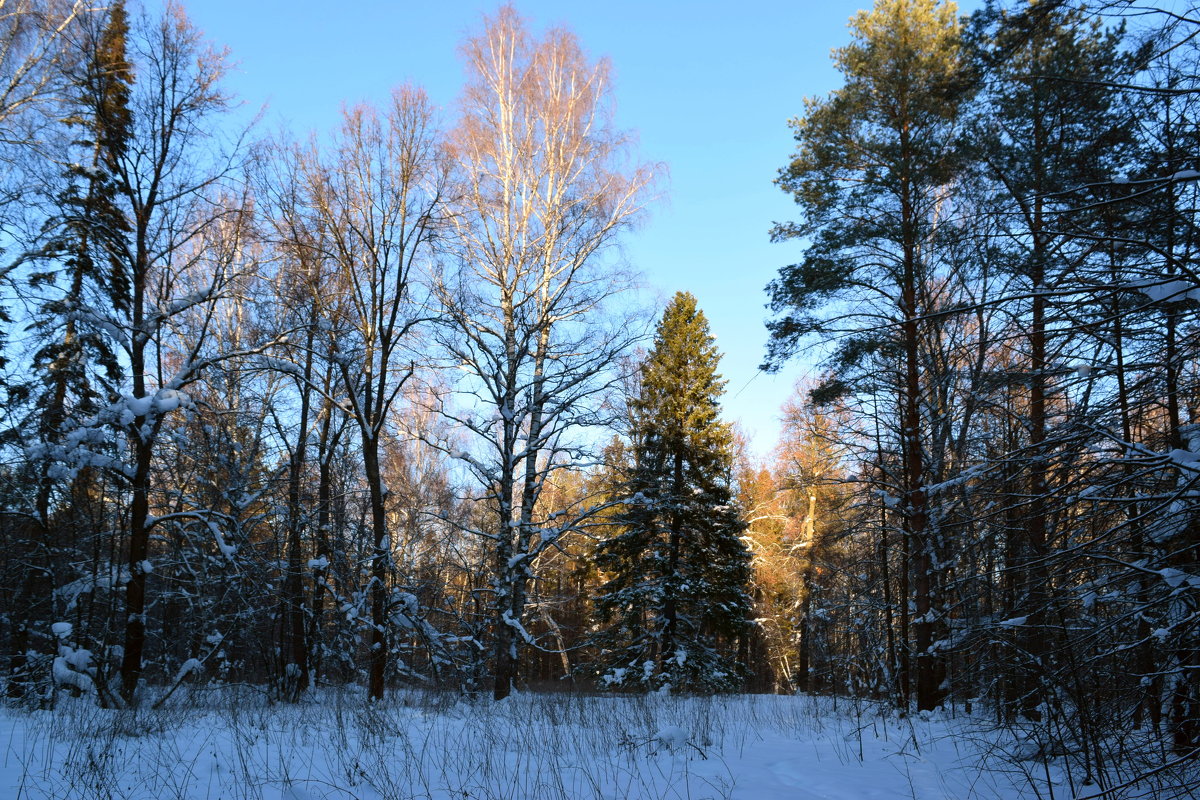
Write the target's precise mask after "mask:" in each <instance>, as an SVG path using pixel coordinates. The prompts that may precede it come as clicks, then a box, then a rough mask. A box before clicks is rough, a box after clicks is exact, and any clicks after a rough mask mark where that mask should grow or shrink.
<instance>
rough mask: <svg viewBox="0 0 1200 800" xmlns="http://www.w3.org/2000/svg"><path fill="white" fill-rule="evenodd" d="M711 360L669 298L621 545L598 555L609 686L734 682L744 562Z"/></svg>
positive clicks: (637, 420) (646, 391)
mask: <svg viewBox="0 0 1200 800" xmlns="http://www.w3.org/2000/svg"><path fill="white" fill-rule="evenodd" d="M719 360H720V354H719V353H718V352H717V348H716V345H715V344H714V342H713V337H712V335H711V334H710V333H709V330H708V321H707V320H706V319H705V317H704V314H703V313H702V312H701V311H700V310H699V309H698V308H697V307H696V299H695V298H694V297H693V296H692V295H690V294H686V293H679V294H676V295H675V297H674V299H673V300H672V301H671V303H670V305H668V306H667V309H666V311H665V312H664V314H663V318H662V320H661V321H660V322H659V325H658V329H657V335H656V337H655V343H654V349H653V350H652V351H651V353H650V354H649V356H647V358H646V360H645V362H644V363H643V364H642V367H641V386H640V389H639V393H638V396H637V397H635V398H634V399H633V400H632V402H631V411H632V427H633V430H632V440H633V442H632V447H631V448H630V451H629V452H630V453H631V455H632V463H631V464H629V465H627V466H626V468H625V472H626V475H625V478H624V481H623V489H624V492H625V493H626V496H627V497H629V498H630V499H629V500H628V502H627V503H626V505H625V506H624V510H623V511H622V513H620V514H618V515H617V517H616V523H617V525H618V530H619V533H617V534H616V535H614V536H613V537H611V538H610V539H608V540H607V541H605V542H604V543H602V544H601V545H600V547H599V548H598V551H597V557H596V562H597V565H598V566H599V568H600V569H601V570H602V571H603V573H605V575H606V576H608V578H609V579H608V581H607V582H606V583H605V584H604V585H603V587H602V588H601V590H600V596H599V597H598V598H597V600H596V608H597V612H598V615H599V618H600V621H601V623H602V624H603V625H604V626H605V627H604V630H603V632H602V634H601V636H600V637H599V641H598V644H599V645H600V647H601V648H602V651H603V653H604V656H603V662H602V667H601V670H602V673H601V677H602V680H604V681H605V682H606V683H607V684H609V685H610V686H622V687H639V688H648V689H649V688H656V689H663V688H674V689H689V690H700V691H721V690H731V689H735V688H737V687H738V686H739V685H740V684H741V682H742V679H743V673H744V666H743V664H742V663H740V661H739V659H738V658H737V657H736V655H737V648H738V647H739V646H741V645H742V644H743V643H744V641H745V637H746V635H747V632H748V624H747V620H748V619H749V612H750V598H749V594H748V588H747V587H748V583H749V580H750V556H749V553H748V551H747V550H746V547H745V545H744V544H743V542H742V540H741V538H740V536H741V533H742V532H743V531H744V530H745V529H746V523H745V521H744V519H743V517H742V514H741V511H740V509H739V508H738V507H737V505H736V503H735V502H734V499H733V494H732V491H731V488H730V475H731V467H732V458H733V448H732V444H733V439H732V434H731V431H730V428H729V426H728V425H726V424H725V423H722V422H721V421H720V398H721V394H722V393H723V391H724V385H725V382H724V381H723V380H721V377H720V375H718V373H717V364H718V361H719Z"/></svg>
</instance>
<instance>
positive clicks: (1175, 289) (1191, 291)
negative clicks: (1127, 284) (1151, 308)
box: [1131, 279, 1200, 303]
mask: <svg viewBox="0 0 1200 800" xmlns="http://www.w3.org/2000/svg"><path fill="white" fill-rule="evenodd" d="M1131 288H1135V289H1137V290H1138V291H1139V292H1141V293H1142V294H1144V295H1146V297H1149V298H1150V299H1151V300H1152V301H1154V302H1155V303H1161V302H1163V301H1164V300H1169V301H1171V302H1179V301H1180V300H1200V286H1196V285H1195V284H1194V283H1191V282H1190V281H1181V280H1178V279H1175V280H1157V281H1147V282H1146V283H1140V284H1134V285H1133V286H1132V287H1131Z"/></svg>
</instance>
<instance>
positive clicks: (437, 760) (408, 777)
mask: <svg viewBox="0 0 1200 800" xmlns="http://www.w3.org/2000/svg"><path fill="white" fill-rule="evenodd" d="M978 729H979V725H978V722H975V723H972V722H971V721H970V720H967V719H964V718H961V717H960V718H947V717H944V716H940V715H938V716H934V717H932V718H929V719H922V718H915V719H898V718H896V717H894V716H890V715H880V714H878V713H875V712H874V711H872V710H871V709H870V708H868V707H866V706H863V705H859V706H856V705H855V704H853V703H852V702H847V701H844V700H843V701H839V702H838V703H837V704H836V708H835V705H834V703H833V701H831V700H829V699H827V698H808V697H772V696H735V697H716V698H670V697H657V696H654V697H628V696H602V697H587V696H579V695H571V694H536V695H535V694H522V695H517V696H513V697H510V698H509V699H507V700H505V701H503V702H501V703H493V702H491V701H490V700H487V699H482V698H480V699H465V698H461V697H457V696H449V695H441V696H437V695H426V694H416V693H413V694H407V693H401V694H396V695H393V696H392V697H390V698H389V700H388V701H386V702H385V703H383V704H381V705H377V706H374V707H372V706H369V705H367V704H365V703H364V702H363V700H362V698H361V695H358V694H355V693H352V692H333V691H328V692H322V693H320V694H318V695H317V696H316V697H315V698H314V699H312V700H310V701H309V702H306V703H302V704H300V705H296V706H288V705H270V704H267V703H266V702H265V700H264V699H263V698H262V696H261V695H260V694H257V693H255V692H254V691H253V690H249V689H243V690H233V689H228V688H226V689H222V690H220V691H219V692H216V691H207V692H196V693H195V694H193V695H192V696H191V697H180V696H179V695H176V697H173V698H171V700H169V701H168V702H167V704H166V705H165V706H164V707H163V708H162V709H160V710H149V709H140V710H135V711H123V712H114V711H105V710H101V709H98V708H96V707H95V705H94V703H93V702H92V701H90V700H88V699H86V698H78V699H70V698H66V699H64V700H63V701H61V702H60V703H59V706H58V708H57V709H56V710H53V711H34V712H27V711H16V710H11V709H10V710H4V711H0V742H2V743H3V747H4V755H3V759H0V797H2V798H15V799H19V800H25V798H38V799H39V800H40V798H53V800H66V799H67V798H71V799H72V800H73V799H74V798H106V799H107V798H130V800H134V799H136V800H143V799H145V800H166V799H168V798H170V799H173V800H183V799H186V800H192V799H193V798H206V799H207V800H216V798H232V799H241V798H247V799H249V798H254V799H255V800H258V799H259V798H262V799H263V800H276V799H277V798H278V800H318V798H321V799H324V798H331V799H332V798H336V799H337V800H375V799H376V798H387V799H389V800H390V799H392V798H396V799H399V798H422V800H472V799H475V798H479V799H485V798H486V799H489V800H490V799H492V798H495V799H496V800H499V799H500V798H503V799H504V800H535V799H537V798H556V799H559V800H591V799H592V798H597V799H599V798H605V799H609V798H612V799H615V798H647V800H660V799H661V800H668V799H672V800H674V799H677V800H685V799H686V800H701V799H702V798H738V799H739V800H772V798H781V799H784V798H786V799H787V800H840V799H841V798H847V799H850V798H853V800H872V799H876V798H918V800H926V798H929V799H933V798H950V799H952V800H967V798H1003V799H1004V800H1008V799H1010V798H1025V797H1038V796H1042V797H1051V796H1053V797H1058V798H1072V797H1085V796H1087V795H1090V794H1093V793H1094V792H1095V787H1088V786H1079V785H1076V786H1073V787H1072V786H1070V785H1068V784H1067V783H1066V782H1065V780H1064V779H1063V778H1062V777H1061V775H1060V774H1059V773H1058V772H1057V771H1056V770H1055V769H1054V768H1053V766H1051V767H1050V769H1049V770H1048V771H1047V769H1046V765H1045V764H1044V763H1042V762H1041V761H1038V760H1036V759H1031V760H1029V761H1028V762H1021V761H1017V760H1015V759H1011V758H1006V757H1003V756H1002V755H1001V754H1002V753H1004V752H1009V751H1011V750H1012V747H1011V742H1008V741H1006V740H1005V738H1004V736H1003V735H1002V734H999V733H995V734H980V733H978V732H977V731H978ZM989 753H990V754H991V755H990V756H989V755H987V754H989ZM1026 770H1028V771H1030V772H1031V773H1032V774H1033V776H1034V777H1035V778H1036V779H1037V780H1038V781H1039V785H1038V787H1037V790H1035V789H1034V787H1033V786H1031V785H1030V783H1029V782H1028V780H1027V778H1026V776H1025V775H1023V774H1022V773H1023V772H1025V771H1026ZM1047 777H1049V778H1050V779H1051V780H1052V781H1054V782H1056V783H1057V785H1054V786H1053V789H1054V791H1053V792H1047V791H1046V790H1047V784H1046V783H1045V781H1046V779H1047Z"/></svg>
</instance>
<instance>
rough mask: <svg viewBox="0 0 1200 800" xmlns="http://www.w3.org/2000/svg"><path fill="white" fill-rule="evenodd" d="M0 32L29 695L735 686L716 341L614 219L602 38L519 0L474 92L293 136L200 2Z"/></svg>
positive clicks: (16, 650) (626, 140)
mask: <svg viewBox="0 0 1200 800" xmlns="http://www.w3.org/2000/svg"><path fill="white" fill-rule="evenodd" d="M0 37H3V39H2V42H3V48H2V49H0V56H2V58H3V62H2V63H3V75H4V77H5V78H6V79H7V80H8V81H9V83H8V88H7V91H6V92H5V93H4V94H3V97H4V98H6V100H5V102H6V105H4V106H3V107H2V111H3V113H2V115H0V125H2V126H3V130H4V132H5V137H4V141H3V148H4V150H3V152H4V155H5V157H6V158H7V159H8V163H9V165H10V166H11V169H10V171H9V172H8V173H7V183H6V184H5V189H6V194H5V195H4V196H3V203H2V205H0V212H2V213H3V217H2V218H0V223H2V224H3V229H2V230H3V239H2V240H0V242H2V244H3V247H4V265H5V266H4V272H3V275H2V279H3V284H2V287H3V290H4V294H3V308H4V327H3V333H4V334H5V335H6V338H5V341H4V342H3V355H4V358H5V364H4V372H3V375H2V378H3V380H2V381H0V391H2V392H3V398H4V402H3V412H2V418H0V436H2V437H3V438H2V439H0V453H2V455H3V458H2V459H0V542H2V543H3V548H2V553H0V648H2V653H3V657H4V671H3V674H4V680H5V684H4V685H5V687H6V688H5V692H6V694H7V696H8V697H9V698H10V699H11V700H12V701H14V702H18V703H23V704H27V705H32V706H46V705H51V704H53V703H54V702H55V698H56V697H57V696H58V693H60V692H62V691H71V692H73V693H77V694H78V693H86V694H89V695H92V696H94V697H95V698H96V699H97V700H98V702H99V703H101V704H102V705H103V706H105V707H112V708H120V707H128V706H133V705H137V704H139V703H142V702H147V700H146V697H147V695H146V687H147V686H148V685H149V686H153V687H155V689H154V691H153V692H151V695H152V696H153V697H157V698H158V699H157V700H153V701H152V702H163V701H164V700H165V698H166V697H170V696H171V693H172V692H173V691H175V689H176V688H177V687H179V686H181V685H184V684H188V685H214V686H220V685H224V684H229V683H248V684H253V685H257V686H260V687H262V688H263V690H264V691H266V692H268V693H269V695H270V696H271V697H272V698H273V699H276V700H282V701H295V700H298V699H299V698H300V697H302V696H303V695H304V694H305V692H306V691H308V690H309V689H310V688H312V687H314V686H317V685H344V684H365V688H366V690H367V693H368V696H369V697H370V698H371V699H378V698H381V697H383V696H384V695H385V692H386V691H387V689H388V687H397V686H420V687H432V688H441V689H454V690H467V691H491V692H492V693H493V695H494V696H495V697H496V698H498V699H499V698H503V697H504V696H506V695H507V694H508V693H509V692H510V691H511V690H512V688H513V687H514V686H515V685H524V686H531V685H532V686H550V687H560V686H572V687H588V688H591V687H597V686H608V687H612V688H624V689H631V690H633V689H638V690H647V689H655V690H662V691H669V690H675V691H681V690H699V691H715V690H730V689H738V688H741V687H742V686H743V685H744V684H745V681H746V679H747V676H748V672H747V669H746V666H745V658H744V654H745V652H746V650H747V648H748V646H749V645H748V643H749V641H750V639H751V637H752V628H751V623H750V620H751V619H752V614H751V608H750V600H749V595H748V589H747V585H748V582H749V578H750V556H749V552H748V550H747V548H746V546H745V543H744V542H743V541H742V539H741V538H740V537H741V534H742V532H743V531H744V529H745V522H744V521H743V519H742V514H741V511H740V506H739V505H738V503H737V502H736V501H735V499H734V497H733V469H734V466H733V465H734V437H733V433H732V430H731V428H730V427H729V426H728V425H727V424H725V423H723V422H722V421H721V420H720V418H719V401H720V396H721V393H722V391H723V386H724V382H723V381H721V380H720V378H719V375H718V374H717V371H716V370H717V365H718V360H719V355H718V353H717V351H716V348H715V346H714V345H713V342H712V337H711V335H710V333H709V331H708V325H707V322H706V320H705V318H704V315H703V313H702V312H701V311H700V310H699V309H698V308H697V306H696V302H695V299H694V298H692V297H691V296H690V295H686V294H680V295H678V296H677V297H676V298H675V299H674V300H673V301H672V303H671V305H670V306H669V308H668V309H667V311H666V315H665V316H664V318H663V320H662V321H661V322H660V324H659V326H658V328H657V329H655V330H652V329H651V326H650V325H649V320H648V319H647V315H646V313H645V312H644V311H643V310H641V308H640V306H639V304H638V300H637V297H636V296H635V295H634V293H633V292H632V291H631V290H632V288H633V286H634V282H633V276H632V274H631V273H630V274H627V273H626V271H625V270H624V269H623V265H622V261H621V259H620V256H619V254H618V253H616V252H614V251H615V248H614V245H615V244H616V243H617V242H618V240H619V237H620V236H621V235H622V233H623V232H624V231H625V230H626V229H628V228H629V227H630V226H631V225H632V224H633V223H634V222H635V221H637V220H638V218H639V217H640V216H641V213H642V209H643V206H644V205H645V203H646V202H647V201H648V200H649V199H650V198H651V197H652V196H653V193H654V191H655V186H654V167H653V165H643V164H641V163H639V162H638V161H637V159H636V154H635V153H633V151H632V149H631V147H630V137H629V136H628V135H627V134H626V133H625V132H623V131H620V130H618V129H617V128H615V126H614V124H613V121H612V98H611V95H610V88H609V74H608V66H607V63H606V62H604V61H598V62H597V61H592V60H589V59H588V57H587V56H586V55H585V54H584V53H583V51H582V49H581V46H580V44H579V42H578V40H577V39H576V38H575V36H574V35H573V34H572V33H570V32H569V31H566V30H562V29H554V30H550V31H547V32H545V33H543V34H541V35H536V34H535V33H533V32H531V31H530V30H529V29H528V28H527V27H526V25H525V23H524V21H523V20H522V19H521V18H520V17H519V16H518V15H517V13H516V12H515V11H514V10H513V9H512V8H510V7H504V8H502V9H500V11H499V12H498V13H497V14H496V15H495V16H494V17H490V18H485V19H484V20H483V23H482V30H481V31H480V32H479V33H477V34H476V35H473V36H471V37H469V38H467V39H466V41H465V42H464V44H463V48H462V53H463V58H464V61H465V66H466V72H467V76H468V77H467V81H466V85H465V86H464V88H463V90H462V93H461V96H460V98H459V106H458V111H457V115H456V117H455V119H454V120H453V123H452V124H443V123H441V122H440V121H439V112H438V111H437V110H436V109H435V107H434V106H433V105H432V103H431V102H430V101H429V99H428V98H427V97H426V96H425V94H424V93H423V92H422V91H421V90H420V89H419V88H416V87H413V86H402V87H400V88H398V89H396V90H395V91H394V92H393V93H392V95H391V97H390V98H389V99H388V101H387V102H386V103H384V104H383V105H381V106H379V107H375V106H370V105H359V106H354V107H351V108H348V109H347V110H346V111H345V112H344V114H343V119H342V122H341V125H340V126H339V127H338V128H337V129H336V130H334V131H332V132H330V133H328V134H327V135H324V136H318V137H315V138H311V139H308V140H307V141H306V142H301V141H299V140H293V139H290V138H288V136H287V135H278V136H276V137H274V138H269V139H268V138H262V137H258V136H257V135H256V134H255V132H254V131H253V130H242V129H239V128H238V127H237V124H236V122H235V117H234V115H231V114H230V113H229V111H230V108H231V106H232V103H231V99H230V98H229V97H227V96H226V95H225V94H224V92H223V90H222V88H221V79H222V75H223V71H224V69H225V56H224V55H223V54H221V53H219V52H217V51H215V50H213V49H212V48H211V47H210V46H209V45H208V44H207V43H205V42H204V41H203V40H202V38H201V37H200V36H199V34H198V32H197V31H196V30H195V29H194V28H193V27H192V26H191V24H190V23H189V22H188V20H187V17H186V15H185V12H184V10H183V9H182V8H181V7H179V6H170V7H168V8H167V9H166V11H165V13H163V14H162V15H161V16H156V15H155V14H153V13H150V12H148V11H138V12H136V13H134V12H133V11H130V10H127V8H126V6H125V4H124V3H122V2H115V3H113V4H112V5H110V6H108V7H107V8H93V7H91V6H88V5H85V4H83V3H71V2H54V0H20V2H17V3H16V4H15V6H13V5H11V4H10V5H9V6H4V7H3V14H2V15H0ZM651 339H653V343H652V344H651V345H650V348H651V349H650V351H649V352H644V351H640V350H636V348H637V346H639V345H641V344H643V343H647V342H648V341H649V340H651Z"/></svg>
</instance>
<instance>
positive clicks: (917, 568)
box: [766, 0, 969, 709]
mask: <svg viewBox="0 0 1200 800" xmlns="http://www.w3.org/2000/svg"><path fill="white" fill-rule="evenodd" d="M850 27H851V30H852V31H853V33H854V41H853V42H852V43H851V44H850V45H848V46H846V47H843V48H839V49H837V50H835V51H834V56H833V58H834V63H835V64H836V66H837V67H838V69H839V71H841V73H842V75H843V76H844V77H845V84H844V86H843V87H842V88H840V89H838V90H837V91H835V92H833V93H832V94H831V95H830V96H829V97H828V98H825V99H818V100H809V101H808V102H807V104H806V109H805V113H804V116H802V117H800V118H797V119H795V120H793V121H792V123H791V124H792V128H793V130H794V131H795V138H796V142H797V145H798V147H797V150H796V153H795V154H794V156H793V158H792V161H791V163H789V164H788V166H786V167H785V168H783V169H782V170H780V176H779V180H778V181H777V183H778V184H779V186H780V187H781V188H782V189H784V190H785V191H787V192H790V193H791V194H792V196H793V198H794V199H795V201H796V203H797V205H798V206H799V208H800V211H801V214H802V220H801V221H800V222H799V223H795V224H784V225H778V226H776V228H775V230H774V232H773V234H772V235H773V237H774V239H775V240H776V241H782V240H788V239H796V238H803V239H805V240H806V242H807V246H806V252H805V255H804V258H803V260H802V261H801V262H800V263H798V264H793V265H791V266H788V267H784V268H783V269H782V270H780V274H779V277H778V278H777V279H776V280H774V281H772V282H771V284H770V285H769V286H768V292H769V293H770V295H771V308H772V310H773V311H774V312H776V313H777V314H779V316H778V317H777V318H775V319H773V320H770V321H768V322H767V327H768V329H769V331H770V334H771V340H770V343H769V345H768V361H767V365H766V366H767V367H768V368H770V369H777V368H778V367H779V366H780V365H781V364H782V362H783V361H785V360H786V359H787V358H788V357H790V356H791V355H792V354H793V353H795V352H796V351H797V350H798V349H799V348H800V346H801V345H802V344H804V343H805V342H806V341H807V337H809V336H810V335H813V334H816V335H823V336H825V337H828V338H832V337H835V336H836V337H837V346H836V350H835V351H834V352H833V354H832V357H831V358H830V360H829V365H830V367H831V368H832V372H831V375H832V378H831V379H829V380H828V381H826V382H825V383H824V384H823V385H822V386H820V387H818V389H817V390H815V391H814V392H813V398H814V400H818V401H827V400H832V399H835V398H837V397H839V396H843V395H848V394H858V395H859V396H860V397H865V396H868V395H872V394H877V395H879V396H880V397H882V396H883V395H885V394H891V395H892V396H893V397H894V409H895V410H894V415H893V418H894V420H895V424H894V425H893V428H894V433H893V438H894V439H895V441H894V446H895V449H896V450H898V451H899V453H900V462H901V469H900V472H899V475H898V477H899V481H898V482H899V484H900V485H899V486H898V487H897V488H899V489H900V493H901V495H902V497H901V498H900V499H901V503H900V504H899V508H898V510H899V512H900V514H899V516H900V520H899V521H900V528H901V531H900V534H901V536H900V538H901V548H902V553H903V555H902V559H903V561H904V562H905V564H906V567H907V570H906V571H905V572H904V573H903V574H902V576H901V577H902V593H903V594H907V595H910V599H911V601H912V602H911V611H912V612H913V617H912V625H911V628H912V637H911V638H912V642H911V644H912V649H911V651H910V650H908V649H907V648H902V649H901V652H900V655H901V663H900V664H898V665H896V667H897V669H896V674H897V677H898V684H899V686H898V688H897V695H898V696H899V697H900V698H903V702H907V698H908V696H909V694H910V693H912V692H911V689H915V694H916V699H917V706H918V708H920V709H932V708H934V707H936V706H937V705H938V703H939V701H940V694H941V691H942V690H941V689H940V688H939V687H940V686H941V685H942V680H941V673H942V672H943V669H944V664H943V663H942V662H941V657H940V656H939V655H937V652H936V649H935V648H933V644H934V642H935V640H936V639H935V635H934V634H935V626H936V625H937V624H938V621H939V620H940V619H941V618H942V617H943V615H942V613H941V611H940V610H939V609H938V607H937V605H938V602H939V600H938V598H939V592H940V588H939V582H940V578H941V575H939V569H938V568H937V566H936V565H937V563H938V561H939V559H938V558H937V553H936V551H937V550H938V549H939V546H941V544H942V539H941V532H940V531H939V530H938V517H939V509H938V508H936V507H933V506H931V503H930V497H929V496H928V493H927V491H926V488H925V485H926V482H927V478H928V477H929V470H930V467H931V466H932V464H931V462H932V460H933V459H932V458H931V454H930V453H929V452H928V444H927V440H929V439H932V438H933V437H932V436H929V435H928V433H929V430H928V429H929V425H928V423H929V421H930V420H929V419H928V416H929V415H928V414H927V413H923V408H924V407H926V406H928V405H929V403H928V396H929V387H930V386H931V384H932V383H933V382H934V381H935V380H936V376H933V377H931V376H929V375H928V374H926V373H927V370H926V362H927V360H926V359H925V353H924V352H923V350H922V348H923V347H926V346H927V344H926V343H929V342H935V341H937V340H938V339H939V335H938V327H939V326H941V325H943V324H944V323H945V317H943V316H942V315H939V314H933V315H931V312H934V311H937V310H938V309H936V308H935V307H934V306H935V303H936V300H935V298H936V292H931V291H930V289H931V287H933V286H935V285H936V283H937V282H936V280H934V277H935V276H934V268H935V264H936V259H937V255H938V253H937V250H938V246H939V245H940V244H941V242H940V241H939V238H938V234H939V225H938V220H939V218H940V215H941V213H942V211H943V208H942V207H943V205H944V204H945V203H946V201H947V197H948V195H949V188H950V187H951V185H952V184H953V182H954V179H955V177H956V174H957V172H958V171H959V169H960V167H961V164H960V161H961V157H960V155H959V153H958V152H957V151H956V149H955V147H954V145H955V143H956V136H955V131H956V128H957V125H958V122H959V115H960V109H961V106H962V104H963V101H964V100H965V99H966V96H967V93H966V88H967V87H968V85H969V80H968V78H969V73H968V71H967V70H965V69H964V64H963V58H962V52H961V51H962V48H961V33H960V26H959V23H958V20H957V17H956V7H955V5H954V3H952V2H939V1H938V0H877V2H876V3H875V6H874V8H872V9H871V10H870V11H861V12H859V13H858V14H857V15H855V16H854V17H853V18H852V19H851V21H850ZM835 314H836V316H834V315H835ZM893 364H894V366H891V365H893ZM881 367H882V369H881ZM889 373H890V375H889ZM889 377H890V380H891V385H890V386H888V385H887V384H888V379H889ZM910 577H911V583H912V588H911V591H909V590H908V589H907V586H908V580H909V578H910ZM899 609H900V618H901V619H900V628H901V639H902V640H907V639H908V635H907V633H908V628H909V616H908V615H909V610H910V605H909V604H908V603H907V602H902V603H901V604H899ZM910 655H912V656H914V657H915V661H916V668H915V673H916V675H915V678H916V680H915V687H912V686H911V684H912V681H910V679H909V673H910V672H911V671H913V670H911V669H910V666H909V661H910Z"/></svg>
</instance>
